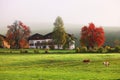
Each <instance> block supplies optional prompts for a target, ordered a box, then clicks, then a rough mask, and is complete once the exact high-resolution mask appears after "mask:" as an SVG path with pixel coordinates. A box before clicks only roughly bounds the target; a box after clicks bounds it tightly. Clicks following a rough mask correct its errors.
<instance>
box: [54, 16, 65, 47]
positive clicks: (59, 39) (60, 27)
mask: <svg viewBox="0 0 120 80" xmlns="http://www.w3.org/2000/svg"><path fill="white" fill-rule="evenodd" d="M54 26H55V27H54V29H53V40H54V43H55V44H57V46H58V49H60V47H61V46H64V44H65V43H66V38H67V34H66V32H65V29H64V23H63V20H62V18H61V17H59V16H58V17H57V18H56V20H55V22H54Z"/></svg>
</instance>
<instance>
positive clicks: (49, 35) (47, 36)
mask: <svg viewBox="0 0 120 80" xmlns="http://www.w3.org/2000/svg"><path fill="white" fill-rule="evenodd" d="M44 38H45V39H52V38H53V32H51V33H48V34H46V35H44Z"/></svg>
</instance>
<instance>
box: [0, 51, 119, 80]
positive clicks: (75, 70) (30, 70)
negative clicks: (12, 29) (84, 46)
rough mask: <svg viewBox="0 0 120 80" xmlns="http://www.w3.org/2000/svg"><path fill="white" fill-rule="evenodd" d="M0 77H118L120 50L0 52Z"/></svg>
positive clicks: (72, 79) (115, 79)
mask: <svg viewBox="0 0 120 80" xmlns="http://www.w3.org/2000/svg"><path fill="white" fill-rule="evenodd" d="M84 59H90V60H91V62H90V63H89V64H87V63H83V62H82V61H83V60H84ZM105 60H108V61H109V62H110V66H108V67H106V66H104V65H103V64H102V63H103V61H105ZM0 80H120V54H117V53H113V54H109V53H107V54H77V53H73V54H0Z"/></svg>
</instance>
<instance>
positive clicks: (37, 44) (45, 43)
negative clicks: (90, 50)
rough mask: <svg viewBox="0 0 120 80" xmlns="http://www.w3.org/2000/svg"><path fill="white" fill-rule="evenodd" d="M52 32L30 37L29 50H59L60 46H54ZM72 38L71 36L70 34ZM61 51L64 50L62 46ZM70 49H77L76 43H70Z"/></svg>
mask: <svg viewBox="0 0 120 80" xmlns="http://www.w3.org/2000/svg"><path fill="white" fill-rule="evenodd" d="M52 34H53V33H52V32H51V33H48V34H46V35H44V36H43V35H41V34H38V33H36V34H33V35H32V36H30V37H29V39H28V40H29V45H30V46H29V48H40V49H45V48H47V49H58V46H57V45H56V44H54V42H53V39H52ZM68 35H69V36H70V34H68ZM60 49H63V46H62V45H61V47H60ZM69 49H75V41H72V42H70V43H69Z"/></svg>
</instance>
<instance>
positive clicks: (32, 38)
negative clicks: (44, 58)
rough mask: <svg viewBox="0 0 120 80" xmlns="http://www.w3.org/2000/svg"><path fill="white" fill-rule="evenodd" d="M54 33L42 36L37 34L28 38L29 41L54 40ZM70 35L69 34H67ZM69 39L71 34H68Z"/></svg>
mask: <svg viewBox="0 0 120 80" xmlns="http://www.w3.org/2000/svg"><path fill="white" fill-rule="evenodd" d="M53 34H54V33H53V32H50V33H48V34H46V35H44V36H43V35H41V34H39V33H36V34H34V35H32V36H30V37H29V38H28V40H40V39H52V38H53ZM67 34H68V33H67ZM68 36H69V37H71V36H72V35H71V34H68Z"/></svg>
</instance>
